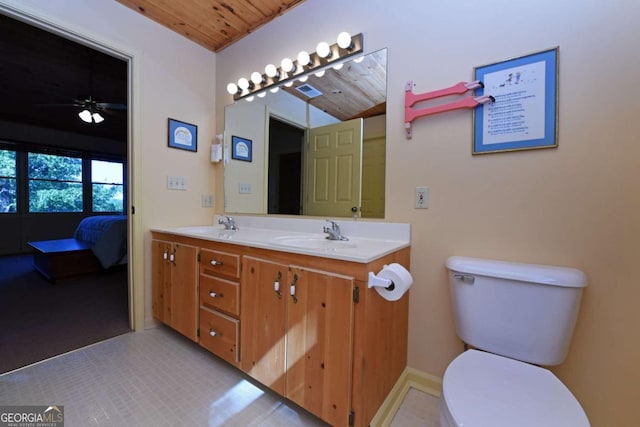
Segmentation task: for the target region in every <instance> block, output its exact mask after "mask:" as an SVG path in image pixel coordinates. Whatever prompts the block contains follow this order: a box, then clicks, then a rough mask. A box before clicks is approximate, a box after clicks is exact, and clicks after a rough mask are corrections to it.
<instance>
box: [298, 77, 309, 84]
mask: <svg viewBox="0 0 640 427" xmlns="http://www.w3.org/2000/svg"><path fill="white" fill-rule="evenodd" d="M307 80H309V76H302V77H300V78H299V79H298V81H299V82H302V83H304V82H306V81H307Z"/></svg>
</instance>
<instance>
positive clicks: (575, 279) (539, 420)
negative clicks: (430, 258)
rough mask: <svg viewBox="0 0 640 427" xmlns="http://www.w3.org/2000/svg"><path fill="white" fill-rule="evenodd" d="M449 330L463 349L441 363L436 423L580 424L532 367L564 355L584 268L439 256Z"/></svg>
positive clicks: (568, 400) (580, 414) (557, 389)
mask: <svg viewBox="0 0 640 427" xmlns="http://www.w3.org/2000/svg"><path fill="white" fill-rule="evenodd" d="M446 265H447V269H448V270H449V283H450V285H451V297H452V302H453V311H454V315H455V323H456V331H457V333H458V336H459V337H460V338H461V339H462V341H464V342H465V343H466V344H468V345H470V346H472V347H474V348H476V349H479V350H484V351H479V350H467V351H465V352H464V353H462V354H461V355H459V356H458V357H456V358H455V359H454V360H453V361H452V362H451V363H450V364H449V366H448V367H447V369H446V371H445V373H444V378H443V381H442V396H441V397H440V423H441V425H442V427H462V426H464V427H555V426H557V427H582V426H589V420H588V419H587V416H586V414H585V413H584V410H583V409H582V407H581V406H580V403H578V401H577V400H576V398H575V397H574V396H573V395H572V394H571V392H570V391H569V390H568V389H567V387H566V386H565V385H564V384H562V382H560V380H559V379H558V378H557V377H556V376H555V375H553V373H551V371H549V370H547V369H544V368H541V367H539V366H536V365H546V366H552V365H558V364H560V363H562V362H563V361H564V359H565V357H566V355H567V351H568V348H569V342H570V340H571V335H572V334H573V327H574V325H575V321H576V318H577V316H578V308H579V306H580V297H581V295H582V289H583V288H584V287H585V286H586V284H587V283H586V277H585V275H584V273H582V272H581V271H579V270H576V269H573V268H564V267H553V266H543V265H532V264H520V263H511V262H503V261H493V260H485V259H476V258H465V257H450V258H449V259H448V260H447V263H446Z"/></svg>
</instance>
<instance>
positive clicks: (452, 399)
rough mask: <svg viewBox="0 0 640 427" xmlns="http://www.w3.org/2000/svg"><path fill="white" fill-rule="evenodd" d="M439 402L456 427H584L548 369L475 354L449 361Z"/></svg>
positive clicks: (576, 405) (581, 415) (577, 409)
mask: <svg viewBox="0 0 640 427" xmlns="http://www.w3.org/2000/svg"><path fill="white" fill-rule="evenodd" d="M442 399H443V402H441V403H442V405H441V408H442V409H441V410H443V411H446V412H448V414H446V417H447V419H448V420H450V421H453V422H454V423H455V424H454V425H457V426H465V427H467V426H470V427H476V426H477V427H483V426H487V427H489V426H490V427H503V426H504V427H513V426H518V427H540V426H545V427H555V426H557V427H567V426H571V427H582V426H589V420H588V419H587V416H586V414H585V413H584V410H583V409H582V407H581V406H580V403H578V401H577V400H576V398H575V397H574V396H573V395H572V394H571V392H570V391H569V390H568V389H567V387H566V386H565V385H564V384H562V382H561V381H560V380H559V379H558V378H557V377H556V376H555V375H553V373H551V371H549V370H547V369H544V368H540V367H538V366H534V365H530V364H528V363H524V362H519V361H516V360H513V359H509V358H506V357H502V356H497V355H494V354H491V353H486V352H483V351H478V350H468V351H466V352H464V353H462V354H461V355H460V356H458V357H457V358H455V359H454V360H453V362H451V364H450V365H449V367H448V368H447V370H446V372H445V374H444V378H443V382H442Z"/></svg>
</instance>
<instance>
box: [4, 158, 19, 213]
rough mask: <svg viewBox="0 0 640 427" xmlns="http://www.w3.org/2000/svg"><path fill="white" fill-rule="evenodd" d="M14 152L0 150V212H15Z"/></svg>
mask: <svg viewBox="0 0 640 427" xmlns="http://www.w3.org/2000/svg"><path fill="white" fill-rule="evenodd" d="M17 204H18V203H17V194H16V152H15V151H10V150H0V213H16V209H17Z"/></svg>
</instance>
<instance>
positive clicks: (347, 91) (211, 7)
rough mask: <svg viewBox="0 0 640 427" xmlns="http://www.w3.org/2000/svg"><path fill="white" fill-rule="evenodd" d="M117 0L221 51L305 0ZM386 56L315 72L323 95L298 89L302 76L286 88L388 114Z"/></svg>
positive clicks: (366, 113)
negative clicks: (321, 73) (324, 72)
mask: <svg viewBox="0 0 640 427" xmlns="http://www.w3.org/2000/svg"><path fill="white" fill-rule="evenodd" d="M116 1H118V2H119V3H121V4H123V5H125V6H127V7H129V8H131V9H133V10H135V11H137V12H139V13H141V14H142V15H143V16H146V17H147V18H149V19H151V20H153V21H156V22H158V23H159V24H162V25H164V26H165V27H167V28H169V29H171V30H173V31H175V32H177V33H179V34H182V35H183V36H185V37H187V38H188V39H190V40H192V41H194V42H196V43H198V44H200V45H202V46H204V47H206V48H207V49H210V50H212V51H214V52H218V51H220V50H222V49H224V48H225V47H227V46H229V45H230V44H232V43H233V42H235V41H238V40H239V39H241V38H242V37H244V36H246V35H247V34H249V33H251V32H253V31H255V30H256V29H257V28H259V27H260V26H262V25H264V24H266V23H268V22H269V21H271V20H273V19H275V18H277V17H278V16H280V15H282V14H284V13H285V12H287V11H289V10H290V9H291V8H293V7H295V6H297V5H298V4H300V3H302V2H303V1H304V0H222V1H220V0H116ZM274 60H275V59H274ZM386 60H387V58H386V54H377V55H367V57H366V58H365V60H364V61H363V62H362V63H356V62H351V63H350V64H349V65H348V66H345V69H344V70H342V71H336V70H332V69H329V70H327V73H326V74H325V76H324V77H322V78H318V77H315V76H313V75H311V76H310V81H309V83H308V84H310V85H312V86H313V87H314V88H316V89H318V90H319V91H320V92H322V94H323V95H322V96H319V97H317V98H313V99H309V98H307V97H306V96H305V95H303V94H302V93H301V92H299V91H297V90H295V87H297V86H300V85H301V83H300V82H295V86H294V87H290V88H285V90H286V91H287V92H289V93H290V94H292V95H294V96H296V97H298V98H300V99H302V100H303V101H305V102H309V103H310V104H313V105H315V106H316V107H318V108H320V109H321V110H323V111H325V112H327V113H329V114H331V115H333V116H334V117H337V118H339V119H341V120H347V119H351V118H358V117H363V118H364V117H370V116H375V115H379V114H384V113H385V111H386V102H385V99H386V68H387V61H386ZM249 71H252V70H247V73H248V72H249ZM238 77H241V76H238ZM245 77H248V75H247V76H245Z"/></svg>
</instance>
